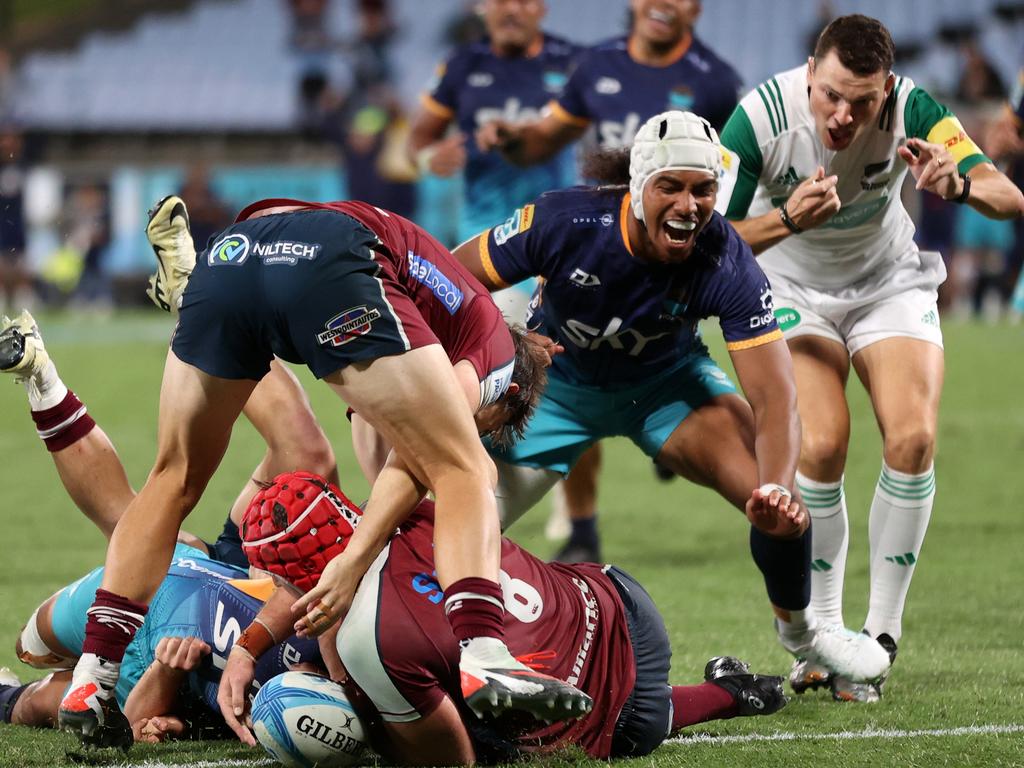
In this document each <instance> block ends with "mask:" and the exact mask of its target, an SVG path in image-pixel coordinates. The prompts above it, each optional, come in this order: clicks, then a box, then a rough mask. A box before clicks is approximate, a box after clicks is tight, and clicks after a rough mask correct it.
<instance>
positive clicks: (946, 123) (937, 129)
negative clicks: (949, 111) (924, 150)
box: [928, 116, 982, 164]
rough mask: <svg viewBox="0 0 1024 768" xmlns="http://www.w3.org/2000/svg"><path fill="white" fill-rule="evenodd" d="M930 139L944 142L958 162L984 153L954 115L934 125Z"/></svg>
mask: <svg viewBox="0 0 1024 768" xmlns="http://www.w3.org/2000/svg"><path fill="white" fill-rule="evenodd" d="M928 141H930V142H932V143H933V144H942V145H943V146H944V147H945V148H946V149H948V150H949V153H950V154H951V155H953V160H954V161H956V163H957V164H959V163H960V161H961V160H963V159H964V158H966V157H970V156H971V155H980V154H982V152H981V149H980V148H979V147H978V145H977V144H975V143H974V141H972V140H971V137H970V136H968V135H967V132H966V131H964V127H963V126H962V125H960V121H959V120H957V119H956V118H955V117H952V116H949V117H944V118H942V119H941V120H939V122H937V123H936V124H935V125H933V126H932V129H931V130H930V131H928Z"/></svg>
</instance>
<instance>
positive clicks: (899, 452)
mask: <svg viewBox="0 0 1024 768" xmlns="http://www.w3.org/2000/svg"><path fill="white" fill-rule="evenodd" d="M884 454H885V463H886V464H888V465H889V466H890V467H891V468H892V469H895V470H896V471H897V472H906V473H908V474H912V475H916V474H920V473H921V472H924V471H925V470H927V469H928V467H929V466H930V465H931V463H932V457H933V455H934V454H935V431H934V429H931V428H929V427H927V426H926V425H924V424H919V425H915V426H913V427H911V428H909V429H901V430H898V431H895V432H893V431H890V432H887V433H886V435H885V445H884Z"/></svg>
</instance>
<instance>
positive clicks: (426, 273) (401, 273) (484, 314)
mask: <svg viewBox="0 0 1024 768" xmlns="http://www.w3.org/2000/svg"><path fill="white" fill-rule="evenodd" d="M289 206H295V207H296V208H300V209H320V210H328V211H335V212H337V213H343V214H345V215H347V216H351V217H352V218H353V219H355V220H356V221H358V222H360V223H361V224H362V225H363V226H365V227H366V228H367V229H369V230H370V231H371V232H373V233H374V234H375V235H377V238H378V239H379V240H380V244H381V247H380V248H379V249H375V254H377V257H378V258H377V263H378V264H379V265H380V267H381V271H382V273H383V275H384V278H385V285H387V283H388V281H387V278H390V279H391V280H392V281H394V283H397V285H398V286H400V290H402V291H403V292H404V293H405V294H406V295H407V296H408V297H409V298H411V299H412V302H413V303H414V304H415V305H416V309H417V310H418V311H419V314H420V315H421V316H422V318H423V320H424V321H425V322H426V324H427V329H424V330H423V331H422V332H420V328H421V327H422V326H421V324H420V323H415V322H412V323H410V322H407V321H408V320H409V318H408V316H407V315H406V313H405V312H404V311H403V310H404V309H405V307H404V306H403V303H402V302H393V305H394V309H395V311H396V313H397V314H398V316H399V318H400V319H401V320H403V324H404V325H405V326H406V330H407V334H408V336H409V342H410V348H412V349H415V348H417V347H421V346H425V345H427V344H432V343H434V341H435V340H434V338H432V337H431V335H430V333H429V332H428V331H432V332H433V336H436V340H437V341H438V342H440V344H441V347H442V348H443V349H444V351H445V352H446V353H447V354H448V359H449V360H451V361H452V364H453V365H454V364H455V363H457V362H459V361H460V360H467V361H469V362H470V363H471V364H472V365H473V368H474V369H475V370H476V373H477V377H478V379H479V380H480V388H481V397H480V405H481V406H483V405H487V404H489V403H492V402H494V401H495V400H497V399H498V398H499V397H500V396H501V395H503V394H504V393H505V390H506V389H508V383H509V381H510V380H511V376H512V363H513V360H514V358H515V347H514V346H513V344H512V335H511V333H510V332H509V330H508V326H507V325H506V324H505V320H504V318H503V317H502V314H501V310H499V309H498V307H497V306H495V304H494V301H493V300H492V299H491V295H490V293H488V291H487V289H486V288H484V286H483V285H481V284H480V282H479V281H478V280H477V279H476V278H475V277H473V275H471V274H470V273H469V271H468V270H467V269H466V268H465V267H463V266H462V264H460V263H459V262H458V260H457V259H456V258H455V257H454V256H452V255H451V253H450V252H449V251H448V249H447V248H445V247H444V246H443V245H441V244H440V243H439V242H438V241H437V240H435V239H434V238H433V237H431V236H430V235H429V234H428V233H427V232H426V231H425V230H424V229H422V228H421V227H418V226H416V225H415V224H413V223H412V222H411V221H409V220H408V219H406V218H404V217H402V216H399V215H398V214H397V213H391V212H390V211H385V210H383V209H382V208H377V207H376V206H373V205H369V204H368V203H363V202H359V201H358V200H343V201H339V202H332V203H309V202H304V201H302V200H289V199H284V198H275V199H269V200H260V201H258V202H255V203H252V204H251V205H249V206H247V207H246V208H245V209H244V210H243V211H242V212H241V213H240V214H238V217H237V218H236V219H235V221H245V220H246V219H248V218H250V217H251V216H252V215H253V214H255V213H257V212H259V211H262V210H265V209H267V208H278V207H289Z"/></svg>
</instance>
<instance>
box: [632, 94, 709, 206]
mask: <svg viewBox="0 0 1024 768" xmlns="http://www.w3.org/2000/svg"><path fill="white" fill-rule="evenodd" d="M662 171H706V172H708V173H710V174H711V175H712V176H714V177H715V178H716V179H717V178H718V177H719V176H720V175H721V172H722V145H721V144H720V143H719V141H718V134H717V133H716V132H715V129H714V128H712V127H711V124H710V123H709V122H708V121H707V120H705V119H704V118H703V117H701V116H700V115H695V114H694V113H693V112H680V111H679V110H673V111H671V112H662V113H661V114H660V115H655V116H654V117H652V118H651V119H650V120H648V121H647V122H646V123H644V124H643V125H642V126H640V130H639V131H637V132H636V138H635V139H634V140H633V149H632V150H631V151H630V154H629V192H630V195H631V196H632V198H633V213H634V215H635V216H636V217H637V218H638V219H639V220H640V221H643V220H644V202H643V200H644V186H646V184H647V182H648V181H650V180H651V177H652V176H654V175H655V174H657V173H661V172H662Z"/></svg>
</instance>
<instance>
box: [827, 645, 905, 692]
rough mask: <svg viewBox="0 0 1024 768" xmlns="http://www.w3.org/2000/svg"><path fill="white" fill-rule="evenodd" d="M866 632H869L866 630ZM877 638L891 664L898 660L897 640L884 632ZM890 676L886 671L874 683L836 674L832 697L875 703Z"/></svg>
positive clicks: (832, 685)
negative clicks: (856, 681)
mask: <svg viewBox="0 0 1024 768" xmlns="http://www.w3.org/2000/svg"><path fill="white" fill-rule="evenodd" d="M864 634H867V633H866V632H865V633H864ZM875 639H876V640H877V641H878V644H879V645H880V646H882V647H883V648H884V649H885V650H886V652H887V653H888V654H889V662H890V664H891V663H892V662H894V661H896V641H895V640H893V639H892V637H891V636H890V635H887V634H885V633H884V632H883V633H882V634H880V635H879V636H878V637H877V638H875ZM890 671H891V667H890ZM888 676H889V674H888V672H886V674H885V675H883V676H882V677H881V678H880V679H879V680H877V681H875V682H873V683H855V682H853V681H852V680H849V679H847V678H845V677H842V676H841V675H836V676H835V677H833V678H832V684H831V688H832V698H833V699H835V700H836V701H856V702H860V703H861V704H874V703H875V702H877V701H878V700H879V699H881V698H882V685H883V684H884V683H885V679H886V678H887V677H888Z"/></svg>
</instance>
